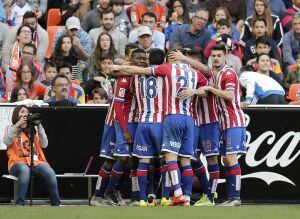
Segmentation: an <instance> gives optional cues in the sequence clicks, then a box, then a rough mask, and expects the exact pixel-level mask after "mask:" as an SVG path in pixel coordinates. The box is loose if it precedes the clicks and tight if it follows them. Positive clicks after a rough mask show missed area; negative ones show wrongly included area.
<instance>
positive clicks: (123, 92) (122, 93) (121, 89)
mask: <svg viewBox="0 0 300 219" xmlns="http://www.w3.org/2000/svg"><path fill="white" fill-rule="evenodd" d="M125 80H126V79H125ZM118 96H119V97H125V89H124V88H120V90H119V94H118Z"/></svg>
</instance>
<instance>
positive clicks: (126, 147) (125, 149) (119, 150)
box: [114, 122, 138, 157]
mask: <svg viewBox="0 0 300 219" xmlns="http://www.w3.org/2000/svg"><path fill="white" fill-rule="evenodd" d="M137 125H138V124H137V123H127V128H128V132H129V134H130V135H131V136H132V138H133V140H134V136H135V130H136V127H137ZM115 131H116V143H115V151H114V156H116V157H129V156H131V152H132V145H133V144H127V143H126V142H125V139H124V136H123V131H122V128H121V126H120V124H119V123H118V122H115Z"/></svg>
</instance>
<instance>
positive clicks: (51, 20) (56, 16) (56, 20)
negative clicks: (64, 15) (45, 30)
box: [47, 8, 61, 27]
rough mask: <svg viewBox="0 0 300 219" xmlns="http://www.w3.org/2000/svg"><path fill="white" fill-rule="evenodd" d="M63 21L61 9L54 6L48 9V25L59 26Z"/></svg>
mask: <svg viewBox="0 0 300 219" xmlns="http://www.w3.org/2000/svg"><path fill="white" fill-rule="evenodd" d="M60 22H61V16H60V9H59V8H52V9H50V10H49V11H48V17H47V27H49V26H58V25H59V24H60Z"/></svg>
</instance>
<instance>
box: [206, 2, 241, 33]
mask: <svg viewBox="0 0 300 219" xmlns="http://www.w3.org/2000/svg"><path fill="white" fill-rule="evenodd" d="M218 7H225V8H227V9H228V11H229V13H230V16H231V20H232V22H233V23H234V24H236V25H237V28H238V30H241V28H242V27H243V25H244V20H245V18H246V17H245V14H246V2H245V0H209V1H208V2H207V8H208V11H209V15H210V20H213V18H214V16H215V13H216V9H217V8H218Z"/></svg>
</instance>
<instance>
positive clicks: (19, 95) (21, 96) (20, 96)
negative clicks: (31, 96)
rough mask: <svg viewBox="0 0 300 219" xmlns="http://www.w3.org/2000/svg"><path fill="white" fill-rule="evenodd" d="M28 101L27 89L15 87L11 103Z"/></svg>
mask: <svg viewBox="0 0 300 219" xmlns="http://www.w3.org/2000/svg"><path fill="white" fill-rule="evenodd" d="M26 99H28V95H27V93H26V89H25V88H24V87H21V86H19V87H15V88H14V89H13V90H12V92H11V97H10V101H9V102H10V103H15V102H18V101H22V100H26Z"/></svg>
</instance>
